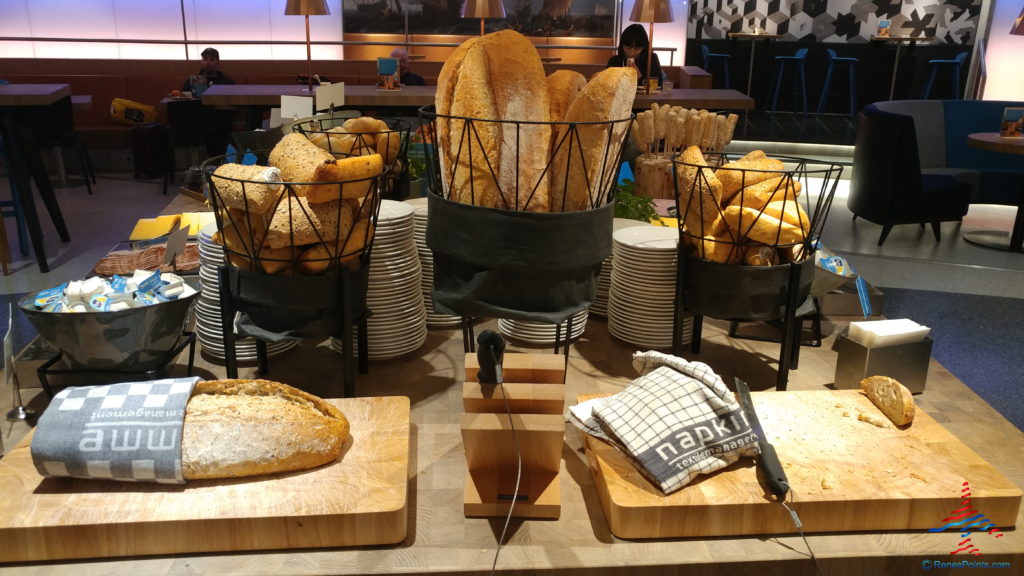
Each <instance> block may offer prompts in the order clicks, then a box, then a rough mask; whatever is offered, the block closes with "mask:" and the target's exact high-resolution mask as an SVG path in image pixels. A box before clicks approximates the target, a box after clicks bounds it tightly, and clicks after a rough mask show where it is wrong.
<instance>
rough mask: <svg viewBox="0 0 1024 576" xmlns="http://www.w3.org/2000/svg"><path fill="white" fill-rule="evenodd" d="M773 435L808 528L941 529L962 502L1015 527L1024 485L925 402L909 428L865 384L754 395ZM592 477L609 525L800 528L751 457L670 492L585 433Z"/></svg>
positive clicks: (760, 530)
mask: <svg viewBox="0 0 1024 576" xmlns="http://www.w3.org/2000/svg"><path fill="white" fill-rule="evenodd" d="M752 396H753V401H754V406H755V408H756V410H757V413H758V416H759V418H760V420H761V424H762V426H763V427H764V430H765V434H766V435H767V436H768V437H769V440H770V441H771V442H772V444H773V445H774V446H775V449H776V451H777V452H778V454H779V459H780V460H781V461H782V465H783V468H784V469H785V471H786V475H787V476H788V478H789V483H790V485H791V486H792V490H791V493H790V497H789V500H790V505H791V506H792V507H793V508H794V509H795V510H796V511H797V513H798V514H799V516H800V520H801V521H802V523H803V529H804V531H805V532H847V531H866V530H871V531H877V530H906V529H929V528H939V527H941V526H943V525H944V524H945V522H943V520H944V519H945V518H947V517H949V516H951V513H952V512H953V511H954V510H956V509H958V508H960V507H961V506H963V505H964V504H963V503H962V502H961V498H962V497H963V496H964V495H965V494H966V493H965V492H964V489H965V482H966V483H968V484H967V485H966V487H969V490H970V492H969V496H970V501H969V502H967V504H969V505H970V506H973V508H974V509H975V510H976V511H977V512H978V513H980V514H983V515H984V516H985V517H987V518H988V519H989V520H991V521H992V523H994V524H995V525H996V526H999V527H1008V526H1013V524H1014V522H1015V521H1016V518H1017V512H1018V510H1019V509H1020V503H1021V490H1020V488H1018V487H1017V486H1015V485H1014V484H1012V483H1011V482H1010V481H1009V480H1008V479H1007V478H1006V477H1005V476H1004V475H1003V474H1002V473H1000V472H999V471H997V470H996V469H995V468H993V467H992V466H991V465H990V464H989V463H988V462H985V461H984V460H982V459H981V457H980V456H978V455H977V454H976V453H975V452H974V451H973V450H971V449H970V448H968V447H967V446H966V445H964V443H963V442H961V441H960V440H958V439H957V438H956V437H955V436H953V435H952V434H951V433H950V432H949V431H948V430H946V429H945V428H943V427H942V426H941V425H940V424H939V423H937V422H936V421H935V420H934V419H932V418H931V416H929V415H928V414H926V413H925V412H923V411H922V410H920V409H918V410H917V416H916V417H915V419H914V422H913V423H912V424H911V425H910V426H909V427H906V428H904V429H897V428H894V427H893V428H880V427H877V426H875V425H873V424H870V423H868V422H863V421H859V420H858V419H857V416H858V414H859V413H861V412H863V413H865V414H873V415H875V416H877V417H880V418H881V419H883V420H884V418H885V417H884V416H882V415H881V412H879V411H878V409H877V408H875V406H874V405H873V404H871V402H870V401H869V400H868V399H867V398H866V397H865V396H864V395H862V394H860V392H858V391H854V390H840V391H831V390H822V391H806V392H755V393H753V394H752ZM584 444H585V448H586V452H587V457H588V460H589V462H590V467H591V471H592V472H593V476H594V481H595V485H596V488H597V492H598V495H599V498H600V501H601V505H602V507H603V508H604V512H605V517H606V518H607V520H608V524H609V527H610V528H611V531H612V533H613V534H615V535H616V536H618V537H620V538H676V537H692V536H700V537H703V536H725V535H742V534H784V533H792V532H795V531H796V530H795V528H794V525H793V521H792V519H791V518H790V515H789V513H788V512H786V510H785V509H784V508H783V507H782V506H781V505H780V504H779V503H777V502H774V501H772V500H770V499H769V496H768V494H767V492H766V491H765V488H764V483H763V482H762V481H761V480H760V479H759V475H758V473H757V469H756V466H755V463H754V460H753V459H751V458H745V459H741V460H740V461H739V462H736V463H733V464H732V465H730V466H729V467H727V468H724V469H722V470H720V471H718V472H716V473H713V474H711V475H708V476H698V477H697V478H696V479H695V480H694V481H693V482H691V483H690V484H689V485H687V486H685V487H684V488H682V489H681V490H679V491H677V492H675V493H673V494H671V495H669V496H665V495H664V494H663V493H662V492H661V491H660V490H659V489H658V488H656V487H655V486H654V485H653V484H651V483H650V482H648V481H647V480H646V479H644V477H643V476H641V475H640V473H639V472H637V471H636V469H635V468H633V466H632V465H631V464H629V463H628V462H627V461H626V460H625V458H623V457H622V456H621V455H620V454H619V453H618V452H616V451H615V449H614V448H612V447H611V446H610V445H608V444H606V443H604V442H602V441H600V440H597V439H595V438H592V437H590V436H588V435H584Z"/></svg>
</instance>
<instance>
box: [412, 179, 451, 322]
mask: <svg viewBox="0 0 1024 576" xmlns="http://www.w3.org/2000/svg"><path fill="white" fill-rule="evenodd" d="M405 203H406V204H408V205H410V206H412V207H413V210H414V211H415V214H414V215H413V221H414V222H415V229H414V231H413V238H415V239H416V252H418V253H419V256H420V268H421V269H422V275H423V277H422V279H421V281H420V287H421V288H422V291H423V305H424V306H425V307H426V309H427V326H429V327H431V328H449V327H452V326H458V325H459V323H461V322H462V317H461V316H452V315H450V314H439V313H437V312H434V296H433V293H434V256H433V253H431V251H430V248H427V199H426V198H412V199H410V200H406V201H405Z"/></svg>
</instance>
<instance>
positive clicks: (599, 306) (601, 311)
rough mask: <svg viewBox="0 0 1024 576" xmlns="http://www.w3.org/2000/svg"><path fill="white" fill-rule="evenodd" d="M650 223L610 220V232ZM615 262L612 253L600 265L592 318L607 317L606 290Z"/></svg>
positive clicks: (624, 219)
mask: <svg viewBox="0 0 1024 576" xmlns="http://www.w3.org/2000/svg"><path fill="white" fill-rule="evenodd" d="M651 225H652V224H651V223H650V222H641V221H640V220H632V219H630V218H615V219H614V220H612V232H613V233H614V232H615V231H616V230H621V229H623V228H630V227H632V226H651ZM614 262H615V252H614V251H612V253H611V254H609V255H608V257H607V258H605V259H604V263H602V264H601V275H600V276H598V277H597V292H596V293H595V294H594V302H593V303H592V304H591V305H590V313H591V314H592V315H594V316H601V317H605V318H607V317H608V290H609V289H610V288H611V287H612V267H613V266H614Z"/></svg>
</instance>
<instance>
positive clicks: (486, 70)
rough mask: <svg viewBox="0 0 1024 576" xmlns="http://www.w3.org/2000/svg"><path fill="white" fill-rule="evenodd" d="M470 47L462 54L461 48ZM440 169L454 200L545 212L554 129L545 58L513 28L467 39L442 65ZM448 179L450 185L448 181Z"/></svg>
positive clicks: (439, 97) (440, 78)
mask: <svg viewBox="0 0 1024 576" xmlns="http://www.w3.org/2000/svg"><path fill="white" fill-rule="evenodd" d="M463 48H465V49H463ZM435 102H436V105H437V112H438V114H444V115H452V116H456V117H459V118H473V119H479V121H466V120H461V119H447V120H445V121H441V122H439V123H438V139H439V143H440V145H441V147H442V157H441V160H442V164H441V170H442V172H443V174H444V176H443V177H444V178H445V181H446V182H447V185H448V186H450V190H451V194H450V198H451V199H453V200H455V201H457V202H462V203H467V204H476V205H479V206H488V207H493V208H502V209H509V210H530V211H546V210H547V209H548V185H547V181H546V180H544V179H542V178H541V175H542V174H544V170H545V168H546V166H547V162H548V151H549V148H548V147H549V144H548V142H549V140H550V134H551V129H550V126H548V125H547V124H516V123H515V122H495V120H502V121H522V122H541V123H543V122H548V121H549V116H548V114H549V104H548V92H547V82H546V79H545V75H544V67H543V65H542V64H541V61H540V56H539V55H538V54H537V49H536V48H535V47H534V45H533V43H531V42H530V41H529V40H528V39H527V38H526V37H525V36H523V35H522V34H520V33H518V32H515V31H513V30H502V31H500V32H495V33H493V34H488V35H486V36H483V37H480V38H475V39H471V40H468V41H466V42H464V43H463V44H462V45H461V46H460V47H459V48H458V49H456V50H455V52H454V53H453V54H452V55H451V56H450V57H449V58H448V60H447V61H445V64H444V66H443V67H442V69H441V75H440V76H439V77H438V89H437V95H436V97H435ZM449 179H450V181H448V180H449Z"/></svg>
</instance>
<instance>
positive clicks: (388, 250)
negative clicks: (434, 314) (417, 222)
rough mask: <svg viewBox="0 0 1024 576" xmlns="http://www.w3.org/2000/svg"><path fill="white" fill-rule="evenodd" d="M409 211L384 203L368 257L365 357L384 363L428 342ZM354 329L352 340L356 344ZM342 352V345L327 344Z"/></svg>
mask: <svg viewBox="0 0 1024 576" xmlns="http://www.w3.org/2000/svg"><path fill="white" fill-rule="evenodd" d="M413 213H414V210H413V207H412V206H409V205H408V204H405V203H403V202H396V201H394V200H383V201H381V205H380V215H379V216H378V218H377V228H376V230H375V231H374V234H373V249H372V251H371V252H370V286H369V289H368V290H367V292H366V306H367V307H368V308H369V309H370V311H371V312H372V314H371V315H370V319H369V320H368V321H367V337H366V342H367V352H368V355H369V358H370V359H371V360H386V359H388V358H395V357H397V356H401V355H403V354H407V353H409V352H412V351H414V350H417V349H419V347H420V346H422V345H423V343H424V342H426V340H427V311H426V308H425V307H424V305H423V292H422V290H421V288H420V258H419V254H417V252H416V243H415V242H414V241H413V228H414V225H413ZM356 332H357V330H355V329H353V335H354V337H356V338H358V335H357V334H356ZM331 347H332V348H333V349H334V350H335V351H338V352H341V340H338V339H337V338H331Z"/></svg>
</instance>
